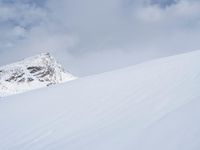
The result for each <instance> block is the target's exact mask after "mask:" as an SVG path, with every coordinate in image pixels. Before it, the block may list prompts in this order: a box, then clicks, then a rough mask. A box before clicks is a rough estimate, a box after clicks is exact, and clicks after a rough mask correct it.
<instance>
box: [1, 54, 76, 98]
mask: <svg viewBox="0 0 200 150" xmlns="http://www.w3.org/2000/svg"><path fill="white" fill-rule="evenodd" d="M75 78H76V77H74V76H73V75H72V74H70V73H69V72H64V70H63V68H62V67H61V65H60V64H58V63H57V61H56V60H55V59H54V58H53V57H52V56H51V55H50V54H49V53H42V54H39V55H37V56H33V57H29V58H26V59H24V60H22V61H19V62H16V63H13V64H10V65H6V66H2V67H0V97H4V96H9V95H12V94H17V93H22V92H25V91H28V90H32V89H37V88H41V87H46V86H50V85H54V84H58V83H62V82H66V81H70V80H73V79H75Z"/></svg>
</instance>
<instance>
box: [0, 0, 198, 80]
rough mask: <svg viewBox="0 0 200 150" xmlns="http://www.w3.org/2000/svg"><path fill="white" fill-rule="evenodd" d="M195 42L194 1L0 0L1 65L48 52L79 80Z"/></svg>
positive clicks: (192, 47)
mask: <svg viewBox="0 0 200 150" xmlns="http://www.w3.org/2000/svg"><path fill="white" fill-rule="evenodd" d="M199 41H200V1H199V0H151V1H150V0H143V1H142V0H59V1H58V0H0V65H3V64H7V63H10V62H13V61H16V60H19V59H21V58H24V57H27V56H31V55H34V54H37V53H40V52H47V51H49V52H51V53H52V54H53V55H55V56H56V57H57V59H58V60H59V61H60V62H61V63H62V64H64V66H65V68H66V69H67V70H69V71H70V72H72V73H74V74H75V75H78V76H84V75H90V74H95V73H101V72H105V71H109V70H112V69H116V68H120V67H125V66H128V65H132V64H136V63H139V62H142V61H146V60H149V59H153V58H157V57H163V56H168V55H173V54H178V53H183V52H186V51H192V50H198V49H200V42H199Z"/></svg>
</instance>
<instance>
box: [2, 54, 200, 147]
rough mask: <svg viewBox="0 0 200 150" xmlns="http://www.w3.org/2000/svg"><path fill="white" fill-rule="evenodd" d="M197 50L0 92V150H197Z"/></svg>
mask: <svg viewBox="0 0 200 150" xmlns="http://www.w3.org/2000/svg"><path fill="white" fill-rule="evenodd" d="M199 58H200V51H196V52H192V53H186V54H182V55H177V56H173V57H168V58H162V59H158V60H155V61H150V62H147V63H143V64H139V65H136V66H133V67H129V68H125V69H121V70H116V71H112V72H108V73H104V74H100V75H94V76H90V77H86V78H81V79H77V80H74V81H72V82H68V83H67V84H60V85H56V86H53V87H49V88H44V89H40V90H36V91H31V92H27V93H24V94H20V95H14V96H11V97H6V98H1V101H0V122H1V125H0V149H2V150H18V149H20V150H27V149H28V150H66V149H68V150H133V149H135V150H199V149H200V116H199V115H200V109H199V108H200V101H199V99H200V67H199V66H200V59H199Z"/></svg>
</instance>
